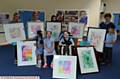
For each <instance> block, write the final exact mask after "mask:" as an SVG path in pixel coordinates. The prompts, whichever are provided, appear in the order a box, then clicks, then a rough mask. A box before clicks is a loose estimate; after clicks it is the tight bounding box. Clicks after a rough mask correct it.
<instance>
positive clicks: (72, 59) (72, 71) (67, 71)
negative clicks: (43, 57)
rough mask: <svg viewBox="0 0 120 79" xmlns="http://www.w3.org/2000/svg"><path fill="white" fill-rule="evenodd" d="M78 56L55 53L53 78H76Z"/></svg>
mask: <svg viewBox="0 0 120 79" xmlns="http://www.w3.org/2000/svg"><path fill="white" fill-rule="evenodd" d="M76 62H77V58H76V56H61V55H55V56H54V59H53V66H54V67H53V78H65V79H76V66H77V65H76V64H77V63H76Z"/></svg>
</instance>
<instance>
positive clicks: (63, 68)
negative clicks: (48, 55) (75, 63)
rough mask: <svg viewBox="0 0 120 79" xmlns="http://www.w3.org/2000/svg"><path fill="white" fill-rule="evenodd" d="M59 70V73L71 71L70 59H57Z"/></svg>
mask: <svg viewBox="0 0 120 79" xmlns="http://www.w3.org/2000/svg"><path fill="white" fill-rule="evenodd" d="M58 64H59V72H58V73H61V74H70V72H71V64H72V63H71V61H59V62H58Z"/></svg>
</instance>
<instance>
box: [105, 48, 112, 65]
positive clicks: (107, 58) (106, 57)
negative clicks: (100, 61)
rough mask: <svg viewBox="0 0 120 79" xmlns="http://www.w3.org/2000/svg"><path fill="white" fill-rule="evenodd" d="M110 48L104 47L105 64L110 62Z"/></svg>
mask: <svg viewBox="0 0 120 79" xmlns="http://www.w3.org/2000/svg"><path fill="white" fill-rule="evenodd" d="M112 51H113V50H112V48H109V47H105V48H104V53H103V54H104V56H103V57H104V62H105V63H106V64H112Z"/></svg>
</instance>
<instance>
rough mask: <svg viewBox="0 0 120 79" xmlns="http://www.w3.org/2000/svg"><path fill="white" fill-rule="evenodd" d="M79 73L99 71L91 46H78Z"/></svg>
mask: <svg viewBox="0 0 120 79" xmlns="http://www.w3.org/2000/svg"><path fill="white" fill-rule="evenodd" d="M77 51H78V58H79V64H80V70H81V74H86V73H93V72H99V70H98V65H97V61H96V57H95V53H94V49H93V47H78V48H77Z"/></svg>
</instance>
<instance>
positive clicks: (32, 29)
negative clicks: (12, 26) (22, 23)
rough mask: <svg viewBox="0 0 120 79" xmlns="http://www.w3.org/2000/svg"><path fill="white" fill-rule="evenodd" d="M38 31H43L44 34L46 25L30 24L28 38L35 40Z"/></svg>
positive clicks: (39, 23) (41, 23)
mask: <svg viewBox="0 0 120 79" xmlns="http://www.w3.org/2000/svg"><path fill="white" fill-rule="evenodd" d="M37 31H42V33H43V34H44V23H43V22H28V38H34V37H35V36H36V35H37ZM43 36H44V35H43Z"/></svg>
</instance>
